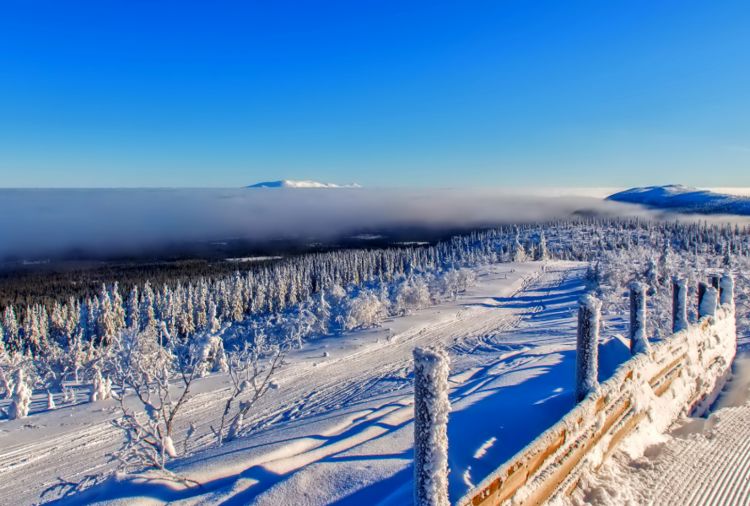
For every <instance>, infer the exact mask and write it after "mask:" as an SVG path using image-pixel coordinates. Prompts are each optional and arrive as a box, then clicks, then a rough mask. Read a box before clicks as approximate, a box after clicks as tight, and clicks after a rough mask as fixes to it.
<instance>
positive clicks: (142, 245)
mask: <svg viewBox="0 0 750 506" xmlns="http://www.w3.org/2000/svg"><path fill="white" fill-rule="evenodd" d="M582 209H583V210H590V211H595V212H598V213H604V214H612V215H615V214H630V215H632V214H634V213H636V214H637V213H645V211H641V210H638V209H637V208H635V207H633V206H631V205H626V204H618V203H615V202H605V201H602V200H600V199H597V198H589V197H575V196H570V195H567V196H566V195H559V196H541V195H514V194H513V192H512V191H502V190H407V189H400V190H399V189H387V190H386V189H293V190H284V189H282V190H278V189H80V190H75V189H64V190H63V189H59V190H58V189H56V190H47V189H39V190H29V189H17V190H14V189H11V190H0V237H1V239H0V258H9V257H11V256H12V257H17V258H42V257H44V256H55V255H60V254H63V253H65V252H70V251H73V250H80V251H85V252H89V253H95V254H116V255H126V254H138V253H139V252H142V251H144V250H146V249H155V248H161V247H165V246H168V245H175V244H180V243H189V242H200V241H221V240H227V239H249V240H255V241H264V240H275V239H284V240H330V239H335V238H337V237H343V236H347V235H349V234H354V233H362V232H368V231H370V232H371V231H377V230H387V229H389V228H393V227H433V228H456V227H471V226H484V225H492V224H500V223H509V222H529V221H540V220H549V219H553V218H558V217H566V216H570V215H572V214H573V213H574V212H576V211H579V210H582Z"/></svg>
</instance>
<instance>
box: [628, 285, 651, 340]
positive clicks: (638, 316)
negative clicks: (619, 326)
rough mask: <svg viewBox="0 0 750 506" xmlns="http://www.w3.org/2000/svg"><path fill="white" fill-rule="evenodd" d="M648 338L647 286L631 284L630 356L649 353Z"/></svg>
mask: <svg viewBox="0 0 750 506" xmlns="http://www.w3.org/2000/svg"><path fill="white" fill-rule="evenodd" d="M648 350H649V345H648V338H647V337H646V285H644V284H643V283H639V282H638V281H634V282H632V283H631V284H630V354H631V355H635V354H636V353H642V352H648Z"/></svg>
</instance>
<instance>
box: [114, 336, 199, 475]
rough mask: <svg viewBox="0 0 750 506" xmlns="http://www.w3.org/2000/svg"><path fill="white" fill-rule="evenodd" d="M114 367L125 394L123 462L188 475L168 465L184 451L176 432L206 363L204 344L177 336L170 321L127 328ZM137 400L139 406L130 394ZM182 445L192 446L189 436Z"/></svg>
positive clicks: (122, 403)
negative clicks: (132, 329)
mask: <svg viewBox="0 0 750 506" xmlns="http://www.w3.org/2000/svg"><path fill="white" fill-rule="evenodd" d="M113 346H114V348H115V353H114V357H113V359H112V364H111V366H112V368H113V372H114V377H115V379H116V384H117V385H118V387H119V392H120V394H119V395H118V400H119V403H120V410H121V413H122V415H121V417H120V418H119V419H118V420H117V421H116V422H115V425H117V426H118V427H119V428H121V429H122V430H123V431H124V432H125V442H124V443H123V446H122V448H121V449H120V450H119V451H118V453H117V454H116V458H117V459H118V460H119V461H120V463H121V466H120V467H121V468H122V469H123V470H126V471H131V470H134V471H139V470H141V469H143V468H144V467H145V468H152V469H156V470H157V471H159V472H160V473H161V474H162V475H163V476H165V477H168V478H171V479H176V480H179V481H183V482H184V481H186V480H185V479H183V478H180V477H178V476H176V475H175V474H174V473H172V472H171V471H169V470H168V469H167V468H166V465H167V462H168V461H169V460H170V459H172V458H174V457H176V456H178V452H177V449H176V445H175V441H174V437H175V433H176V431H175V426H176V424H177V423H178V422H179V420H180V413H181V411H182V408H183V407H184V405H185V403H186V402H187V400H188V398H189V396H190V390H191V387H192V385H193V382H194V381H195V380H196V379H197V378H198V377H200V375H201V373H202V371H203V368H204V356H203V353H202V352H203V347H201V346H196V345H194V344H192V345H191V344H189V343H187V342H185V341H183V340H181V339H179V338H176V337H173V336H171V335H170V334H169V332H168V331H167V328H166V325H165V324H164V322H160V323H159V324H157V325H155V326H152V327H147V328H146V329H145V330H143V331H142V332H138V333H135V334H133V333H130V332H126V333H124V334H123V335H121V336H120V337H119V338H118V339H116V341H115V343H114V345H113ZM131 393H132V397H134V398H135V399H136V400H137V403H136V406H135V407H130V404H129V403H128V404H126V403H125V398H126V397H131V396H130V395H129V394H131ZM179 447H180V448H187V440H185V441H183V442H182V444H181V445H179Z"/></svg>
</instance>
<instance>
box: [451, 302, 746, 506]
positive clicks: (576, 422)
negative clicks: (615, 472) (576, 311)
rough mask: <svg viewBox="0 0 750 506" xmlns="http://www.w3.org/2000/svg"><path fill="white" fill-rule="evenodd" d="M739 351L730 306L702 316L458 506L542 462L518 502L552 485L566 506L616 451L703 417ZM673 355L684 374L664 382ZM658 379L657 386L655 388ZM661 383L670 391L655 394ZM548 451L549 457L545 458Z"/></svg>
mask: <svg viewBox="0 0 750 506" xmlns="http://www.w3.org/2000/svg"><path fill="white" fill-rule="evenodd" d="M590 306H591V302H590V301H585V300H584V301H583V304H582V308H583V309H587V308H588V307H590ZM736 345H737V334H736V328H735V314H734V310H733V307H732V306H730V305H727V306H723V307H721V308H719V309H718V310H717V312H716V314H715V316H705V317H703V318H702V319H701V320H700V321H699V322H697V323H696V324H694V325H692V326H690V327H689V328H688V329H686V330H684V331H681V332H678V333H677V334H675V335H674V336H671V337H670V338H669V339H665V340H662V341H660V342H658V343H656V344H655V345H654V346H653V347H652V350H651V352H650V353H641V354H638V355H635V356H634V357H633V358H632V359H631V360H629V361H627V362H626V363H624V364H623V365H622V366H621V367H620V368H619V369H618V370H617V372H616V373H615V374H614V375H613V376H612V378H610V379H609V380H608V381H606V382H604V383H602V384H601V385H600V387H599V388H598V389H596V391H594V392H592V393H591V394H590V395H589V396H588V397H586V399H584V401H583V402H581V403H580V404H578V405H577V406H576V407H575V408H574V409H573V410H571V411H570V412H569V413H567V414H566V415H565V417H564V418H563V419H562V420H560V421H559V422H557V423H556V424H555V425H554V426H552V427H551V428H549V429H548V430H547V431H545V432H543V433H542V434H541V435H540V436H539V437H538V438H536V439H535V440H534V442H532V443H531V444H529V445H528V446H527V447H526V448H524V449H523V450H522V451H521V452H519V453H518V454H516V455H515V456H514V457H513V458H512V459H509V460H507V461H505V463H504V464H503V465H502V466H500V468H498V469H497V470H496V471H495V472H493V473H492V474H491V475H489V476H488V477H487V478H485V480H484V481H483V482H481V483H480V484H479V485H478V487H477V488H476V489H475V490H473V491H472V492H471V493H470V494H467V495H466V496H464V497H463V498H461V499H460V500H459V504H462V505H465V504H471V503H472V500H473V498H474V496H475V495H476V494H480V493H485V492H483V491H488V492H487V493H489V491H490V490H492V489H493V487H494V486H495V485H493V484H495V483H497V480H501V482H502V481H503V480H508V481H512V479H511V478H510V476H511V475H512V474H513V473H514V472H516V471H517V470H518V469H522V470H523V469H524V468H526V469H528V468H527V467H526V466H533V465H537V464H530V462H531V463H534V462H538V466H539V467H538V468H535V467H532V468H531V469H532V470H531V471H527V473H528V474H524V476H526V477H525V478H523V481H522V482H521V483H522V485H521V487H520V489H518V490H517V491H515V492H514V495H513V501H514V502H519V503H524V502H530V503H536V502H538V501H539V500H545V499H546V498H547V495H546V494H547V492H546V490H548V488H547V487H550V486H552V487H554V488H553V489H552V491H553V495H552V499H551V500H552V503H559V502H565V501H566V498H565V494H564V491H565V490H567V489H568V488H569V487H571V486H574V485H575V484H576V483H577V481H578V479H579V478H580V476H581V475H583V476H584V477H586V476H589V475H591V474H592V473H595V470H596V469H597V468H599V467H600V466H601V465H602V464H603V463H604V462H605V460H606V458H607V456H608V454H609V453H610V452H611V451H612V450H614V449H616V450H617V451H618V452H619V453H621V454H624V455H627V457H628V458H630V459H636V458H638V457H640V456H641V455H643V454H644V451H645V450H646V449H647V448H648V447H650V446H652V445H653V444H655V443H660V442H662V441H663V440H664V435H663V434H664V432H665V431H666V430H667V429H668V428H669V427H670V425H672V423H673V422H674V421H675V420H677V419H678V418H680V417H681V416H684V415H686V414H688V413H693V414H696V415H700V414H701V413H704V412H705V411H706V410H707V409H708V407H709V406H710V405H711V404H712V403H713V402H714V401H715V399H716V397H717V395H718V394H719V391H720V389H721V387H722V386H723V385H724V382H725V380H726V378H727V376H728V374H729V370H730V367H731V363H732V360H733V359H734V355H735V350H736ZM683 354H684V358H681V357H682V356H683ZM675 357H678V359H679V361H678V363H679V364H680V366H679V367H680V369H676V370H677V371H678V374H676V376H674V377H673V379H672V380H671V381H669V382H667V379H666V378H668V375H669V374H671V373H670V372H669V371H670V370H672V369H671V368H673V367H674V366H673V365H671V364H673V363H674V360H675ZM665 365H667V367H666V369H667V372H665ZM660 378H662V379H660ZM654 380H656V381H657V382H656V383H653V384H652V382H653V381H654ZM662 384H664V385H665V390H664V391H663V392H658V391H657V389H658V388H659V387H660V385H662ZM618 406H623V407H622V408H621V409H622V410H623V411H622V413H623V414H622V415H613V413H617V412H618V411H617V410H618V409H619V408H618ZM628 423H632V428H631V429H630V430H629V431H624V432H620V429H621V428H623V427H627V424H628ZM619 434H623V435H624V439H622V440H621V441H620V440H618V439H617V438H618V437H619V436H618V435H619ZM550 448H552V449H553V450H551V453H546V452H548V451H550V450H548V449H550ZM541 455H547V456H546V457H540V456H541ZM539 459H540V460H539ZM609 485H610V486H611V487H613V488H614V487H616V486H617V485H616V484H615V483H609Z"/></svg>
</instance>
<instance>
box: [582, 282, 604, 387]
mask: <svg viewBox="0 0 750 506" xmlns="http://www.w3.org/2000/svg"><path fill="white" fill-rule="evenodd" d="M601 307H602V303H601V301H600V300H598V299H597V298H596V297H594V296H592V295H584V296H583V297H581V300H580V302H579V306H578V338H577V341H576V402H580V401H582V400H583V399H584V398H585V397H586V396H587V395H588V394H589V392H591V391H593V390H596V388H597V387H598V386H599V380H598V375H599V313H600V311H601Z"/></svg>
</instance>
